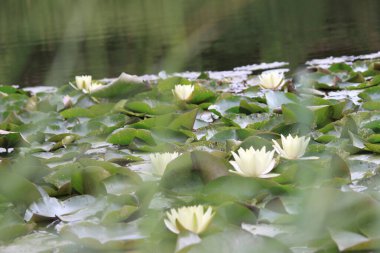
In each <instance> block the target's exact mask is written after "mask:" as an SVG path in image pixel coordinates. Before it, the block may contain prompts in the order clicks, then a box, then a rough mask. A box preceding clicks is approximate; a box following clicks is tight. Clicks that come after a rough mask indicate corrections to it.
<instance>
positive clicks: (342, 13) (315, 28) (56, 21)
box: [0, 0, 380, 85]
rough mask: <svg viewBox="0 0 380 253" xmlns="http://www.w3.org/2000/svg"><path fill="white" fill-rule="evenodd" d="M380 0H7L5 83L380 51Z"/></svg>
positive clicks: (1, 29)
mask: <svg viewBox="0 0 380 253" xmlns="http://www.w3.org/2000/svg"><path fill="white" fill-rule="evenodd" d="M379 10H380V1H378V0H360V1H359V0H0V83H2V84H20V85H41V84H45V85H59V84H62V83H65V82H68V81H69V80H71V79H73V77H74V76H75V75H79V74H92V75H93V76H94V77H95V78H103V77H114V76H117V75H119V74H120V73H121V72H127V73H130V74H139V75H140V74H146V73H158V72H159V71H161V70H166V71H167V72H174V71H185V70H229V69H232V68H233V67H237V66H242V65H247V64H254V63H260V62H272V61H287V62H290V63H291V67H293V68H295V67H296V66H298V65H300V64H302V63H304V62H305V61H306V60H308V59H313V58H323V57H327V56H340V55H358V54H364V53H370V52H376V51H379V50H380V15H379V13H378V12H379Z"/></svg>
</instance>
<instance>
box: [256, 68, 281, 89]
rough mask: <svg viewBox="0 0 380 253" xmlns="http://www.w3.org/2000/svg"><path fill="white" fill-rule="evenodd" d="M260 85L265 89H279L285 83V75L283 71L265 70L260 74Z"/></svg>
mask: <svg viewBox="0 0 380 253" xmlns="http://www.w3.org/2000/svg"><path fill="white" fill-rule="evenodd" d="M259 79H260V84H259V85H260V86H261V88H264V89H271V90H279V89H281V87H282V85H284V83H285V81H284V79H285V77H284V73H282V72H273V71H271V72H265V73H262V74H261V75H260V76H259Z"/></svg>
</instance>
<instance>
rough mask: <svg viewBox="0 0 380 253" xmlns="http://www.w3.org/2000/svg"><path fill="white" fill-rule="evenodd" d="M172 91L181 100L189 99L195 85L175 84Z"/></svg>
mask: <svg viewBox="0 0 380 253" xmlns="http://www.w3.org/2000/svg"><path fill="white" fill-rule="evenodd" d="M172 92H173V95H174V96H176V97H177V98H178V99H179V100H182V101H187V100H189V99H190V98H191V95H192V94H193V92H194V85H182V84H177V85H176V86H174V89H173V90H172Z"/></svg>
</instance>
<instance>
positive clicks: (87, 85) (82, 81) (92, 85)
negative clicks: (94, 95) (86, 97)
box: [75, 75, 102, 93]
mask: <svg viewBox="0 0 380 253" xmlns="http://www.w3.org/2000/svg"><path fill="white" fill-rule="evenodd" d="M75 83H76V86H77V88H78V89H79V90H82V91H83V92H84V93H91V92H93V91H95V90H96V89H98V88H100V87H101V86H102V84H100V83H96V82H92V76H86V75H84V76H76V77H75Z"/></svg>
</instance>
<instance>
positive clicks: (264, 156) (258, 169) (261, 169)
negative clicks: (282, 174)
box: [230, 147, 279, 178]
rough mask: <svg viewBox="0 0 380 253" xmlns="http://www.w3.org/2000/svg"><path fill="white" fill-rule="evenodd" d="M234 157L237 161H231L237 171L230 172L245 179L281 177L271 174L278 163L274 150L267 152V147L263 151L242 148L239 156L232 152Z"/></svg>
mask: <svg viewBox="0 0 380 253" xmlns="http://www.w3.org/2000/svg"><path fill="white" fill-rule="evenodd" d="M232 155H233V156H234V158H235V161H230V163H231V164H232V166H234V168H235V170H230V172H233V173H236V174H238V175H241V176H243V177H260V178H269V177H276V176H278V175H279V174H274V173H269V172H270V171H271V170H272V169H273V168H274V166H275V165H276V161H275V159H274V158H273V156H274V150H272V151H268V152H267V151H266V148H265V147H263V148H262V149H261V150H259V149H257V150H256V149H254V148H253V147H250V148H249V149H246V150H245V149H243V148H240V149H239V150H238V154H236V153H235V152H232Z"/></svg>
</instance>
